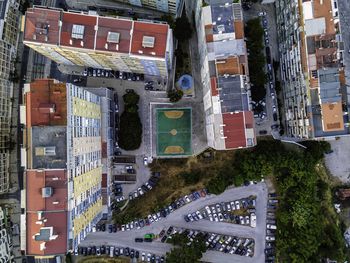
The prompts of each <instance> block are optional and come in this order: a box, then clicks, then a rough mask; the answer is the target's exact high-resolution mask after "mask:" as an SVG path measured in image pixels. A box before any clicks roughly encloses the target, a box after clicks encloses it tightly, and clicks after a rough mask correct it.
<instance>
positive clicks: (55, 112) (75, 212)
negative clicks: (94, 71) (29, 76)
mask: <svg viewBox="0 0 350 263" xmlns="http://www.w3.org/2000/svg"><path fill="white" fill-rule="evenodd" d="M24 92H25V93H24V101H25V106H21V122H22V123H23V124H25V134H24V140H23V141H24V148H23V149H22V163H23V165H24V166H25V182H26V185H25V198H26V211H25V212H26V216H25V220H26V247H25V250H26V255H31V256H36V257H43V256H53V255H57V254H65V253H66V252H67V251H72V250H74V249H76V248H77V246H78V244H79V243H80V241H81V240H83V239H84V238H85V237H86V235H87V234H88V233H89V232H90V231H92V229H93V227H94V225H95V224H96V223H97V222H98V221H99V220H100V219H101V217H102V193H101V192H102V191H101V181H102V170H103V167H102V139H101V119H102V114H101V97H100V96H97V95H95V94H93V93H91V92H89V91H87V90H84V89H83V88H80V87H77V86H74V85H72V84H69V83H67V84H66V83H57V82H56V81H54V80H48V79H42V80H35V81H34V82H32V83H30V84H25V87H24ZM23 159H24V160H25V162H23Z"/></svg>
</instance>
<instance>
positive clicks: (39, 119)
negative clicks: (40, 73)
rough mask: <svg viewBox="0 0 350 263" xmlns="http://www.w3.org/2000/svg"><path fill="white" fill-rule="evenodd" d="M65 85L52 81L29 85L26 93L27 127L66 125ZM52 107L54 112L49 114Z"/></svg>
mask: <svg viewBox="0 0 350 263" xmlns="http://www.w3.org/2000/svg"><path fill="white" fill-rule="evenodd" d="M66 95H67V94H66V84H65V83H54V81H53V80H52V79H39V80H35V81H34V82H32V83H31V84H30V92H28V93H26V111H27V121H26V122H27V127H31V126H39V125H50V126H51V125H52V126H56V125H66V124H67V97H66ZM53 106H54V108H55V111H54V112H52V113H50V110H49V109H50V108H52V107H53Z"/></svg>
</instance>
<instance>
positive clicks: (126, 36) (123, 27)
mask: <svg viewBox="0 0 350 263" xmlns="http://www.w3.org/2000/svg"><path fill="white" fill-rule="evenodd" d="M131 28H132V21H129V20H121V19H115V18H107V17H99V18H98V30H97V38H96V49H97V50H103V51H113V52H117V51H118V52H122V53H129V48H130V38H131V34H130V33H131ZM108 32H115V33H119V34H120V35H119V43H118V44H115V43H108V47H107V49H106V46H105V45H106V43H107V36H108ZM117 45H118V47H117V48H116V46H117Z"/></svg>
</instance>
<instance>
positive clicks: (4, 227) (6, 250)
mask: <svg viewBox="0 0 350 263" xmlns="http://www.w3.org/2000/svg"><path fill="white" fill-rule="evenodd" d="M6 211H7V208H3V207H1V206H0V262H3V263H7V262H12V260H13V255H12V240H11V236H10V233H9V232H8V230H9V229H10V220H8V215H7V213H6Z"/></svg>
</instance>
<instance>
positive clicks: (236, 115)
mask: <svg viewBox="0 0 350 263" xmlns="http://www.w3.org/2000/svg"><path fill="white" fill-rule="evenodd" d="M226 2H227V1H225V0H212V1H210V5H208V6H206V7H203V8H201V9H200V8H198V9H197V11H198V12H196V13H197V15H196V16H195V19H196V22H197V25H200V26H198V30H197V33H198V43H199V52H200V65H202V68H201V79H202V84H203V94H204V98H203V102H204V110H205V118H206V132H207V139H208V145H209V146H210V147H212V148H214V149H217V150H229V149H237V148H245V147H251V146H254V145H255V144H256V138H255V129H254V117H253V112H252V110H251V105H250V85H249V73H248V59H247V51H246V44H245V41H244V23H243V16H242V9H241V5H240V3H226Z"/></svg>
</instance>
